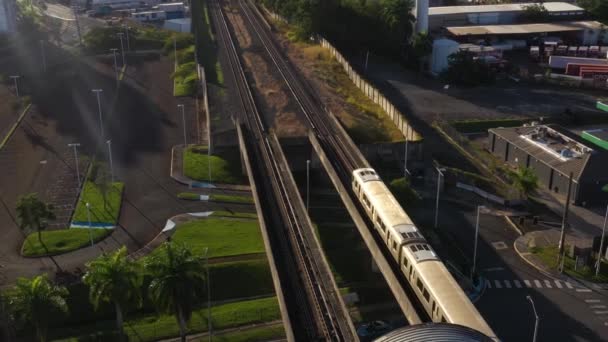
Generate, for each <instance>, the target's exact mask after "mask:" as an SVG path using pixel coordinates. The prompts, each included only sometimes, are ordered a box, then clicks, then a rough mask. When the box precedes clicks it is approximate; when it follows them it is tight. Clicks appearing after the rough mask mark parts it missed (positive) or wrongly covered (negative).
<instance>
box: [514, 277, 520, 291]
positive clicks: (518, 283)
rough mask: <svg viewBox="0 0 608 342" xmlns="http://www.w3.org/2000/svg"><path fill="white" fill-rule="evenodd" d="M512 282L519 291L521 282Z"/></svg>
mask: <svg viewBox="0 0 608 342" xmlns="http://www.w3.org/2000/svg"><path fill="white" fill-rule="evenodd" d="M513 282H514V283H515V287H517V288H518V289H521V282H520V281H519V280H517V279H515V280H513Z"/></svg>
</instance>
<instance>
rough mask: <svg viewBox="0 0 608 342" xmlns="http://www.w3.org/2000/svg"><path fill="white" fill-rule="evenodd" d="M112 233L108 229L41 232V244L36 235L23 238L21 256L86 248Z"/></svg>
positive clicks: (50, 253)
mask: <svg viewBox="0 0 608 342" xmlns="http://www.w3.org/2000/svg"><path fill="white" fill-rule="evenodd" d="M111 233H112V231H111V230H108V229H86V230H85V229H60V230H49V231H44V232H41V239H42V243H41V242H40V240H39V239H38V236H37V233H32V234H30V235H28V236H27V237H26V238H25V241H24V242H23V246H22V247H21V254H22V255H23V256H26V257H41V256H50V255H58V254H63V253H67V252H71V251H74V250H77V249H80V248H83V247H87V246H88V245H89V244H90V243H91V238H92V239H93V242H94V243H95V242H99V241H101V240H103V239H104V238H105V237H107V236H108V235H110V234H111Z"/></svg>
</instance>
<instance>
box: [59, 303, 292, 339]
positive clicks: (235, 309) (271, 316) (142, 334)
mask: <svg viewBox="0 0 608 342" xmlns="http://www.w3.org/2000/svg"><path fill="white" fill-rule="evenodd" d="M211 317H212V326H213V329H215V330H222V329H227V328H232V327H238V326H242V325H249V324H254V323H261V322H268V321H274V320H279V319H281V313H280V311H279V304H278V302H277V300H276V297H268V298H261V299H253V300H246V301H239V302H233V303H228V304H222V305H214V306H212V307H211ZM207 326H208V325H207V310H206V308H202V309H197V310H195V311H194V313H193V315H192V319H191V320H190V324H189V325H188V333H190V334H192V333H198V332H204V331H207ZM113 328H114V322H113V321H102V322H98V323H96V324H94V325H89V326H83V327H79V328H78V330H77V331H74V330H70V329H68V330H59V329H57V330H55V331H52V332H51V334H50V336H51V337H55V340H56V341H84V340H89V339H90V338H91V337H90V336H91V335H92V334H96V333H97V334H99V333H101V332H106V333H107V332H108V331H111V330H112V329H113ZM70 332H72V334H70ZM125 332H126V333H127V334H128V335H129V341H139V342H147V341H156V340H158V339H162V338H168V337H173V336H178V335H179V329H178V326H177V322H176V320H175V317H174V316H171V315H166V314H161V315H156V314H146V315H141V316H139V317H136V318H127V319H126V321H125ZM257 334H263V333H262V332H258V333H257ZM267 334H270V333H269V332H267ZM66 335H67V336H70V335H71V336H78V337H71V338H69V337H67V336H66ZM245 336H246V335H245ZM251 336H254V337H255V336H260V335H256V334H253V335H251ZM237 337H238V335H237ZM87 338H89V339H87ZM231 341H232V340H231Z"/></svg>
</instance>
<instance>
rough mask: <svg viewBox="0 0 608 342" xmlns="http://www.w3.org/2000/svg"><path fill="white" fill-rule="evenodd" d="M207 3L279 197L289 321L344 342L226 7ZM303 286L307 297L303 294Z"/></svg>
mask: <svg viewBox="0 0 608 342" xmlns="http://www.w3.org/2000/svg"><path fill="white" fill-rule="evenodd" d="M209 4H210V9H211V13H212V16H213V19H214V21H215V23H216V27H217V28H218V34H219V36H220V40H221V42H222V43H223V44H224V46H225V48H226V51H227V55H228V60H229V64H230V65H229V67H230V69H231V71H232V73H233V75H234V77H235V81H236V86H237V94H238V97H239V102H240V104H241V105H242V108H243V110H244V113H245V116H244V119H245V121H246V123H247V126H248V128H249V131H250V132H251V134H252V137H251V138H252V139H253V141H254V142H255V144H253V145H255V146H254V148H255V152H256V155H257V156H258V158H259V159H260V160H262V161H263V164H264V165H265V169H264V170H263V171H262V172H263V175H264V176H266V177H269V178H270V184H271V185H272V191H271V192H272V193H273V194H274V196H275V201H274V203H276V204H277V205H278V206H279V210H280V211H281V213H282V217H283V224H284V226H285V229H276V230H275V232H274V234H276V235H278V236H277V237H276V238H275V241H277V242H278V244H279V246H278V247H279V248H280V251H281V255H280V256H281V258H280V260H282V261H283V263H284V264H285V265H286V267H285V272H286V273H287V275H286V276H287V278H288V279H287V280H285V281H286V282H288V283H289V285H290V286H291V292H290V294H291V295H292V296H293V297H294V298H293V299H294V300H295V305H296V306H297V309H294V310H293V312H291V313H290V316H291V317H297V319H298V321H299V323H300V324H301V327H302V328H303V331H304V333H305V334H306V335H307V336H306V337H304V336H298V337H300V338H303V339H305V340H326V341H346V340H348V337H347V336H349V334H348V333H347V332H345V331H343V330H344V329H343V328H342V327H341V325H340V323H339V322H338V321H337V319H336V316H337V315H336V313H335V312H336V310H337V308H335V307H334V304H333V303H332V302H331V301H330V300H329V299H328V298H327V295H326V288H325V287H324V286H325V284H323V282H322V281H321V280H320V275H319V270H318V266H317V264H316V262H315V260H313V259H314V258H313V257H312V255H311V253H310V251H309V248H308V246H307V243H306V238H305V236H304V233H303V227H302V223H303V222H306V220H305V218H303V217H301V216H300V215H301V214H300V213H299V212H298V210H297V209H296V207H295V205H294V203H293V202H292V198H293V197H292V196H294V195H296V196H299V195H298V194H293V193H291V192H290V191H289V188H288V186H287V185H286V180H285V179H284V177H283V175H282V168H281V166H282V165H280V161H279V160H280V158H279V157H278V154H279V153H281V152H280V151H278V150H277V148H280V147H276V145H275V144H274V143H273V142H272V140H271V139H270V138H269V136H268V134H267V131H266V128H265V126H264V123H263V121H262V118H261V115H260V113H259V112H258V109H257V106H256V103H255V100H254V98H253V95H252V92H251V89H250V88H249V83H248V81H247V78H246V75H245V72H244V70H243V67H242V64H241V61H240V59H239V56H238V52H237V50H236V46H235V44H234V40H233V38H232V35H231V33H230V29H229V28H228V25H227V22H226V18H225V15H224V13H223V11H222V8H221V6H220V5H219V3H218V2H217V0H212V1H210V2H209ZM276 228H280V227H276ZM284 233H286V234H288V241H287V240H286V239H285V238H284V237H283V236H282V235H281V234H284ZM294 265H295V267H294ZM302 287H304V290H305V291H304V292H302V291H300V290H299V289H300V288H302Z"/></svg>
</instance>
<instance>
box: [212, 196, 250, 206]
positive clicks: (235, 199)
mask: <svg viewBox="0 0 608 342" xmlns="http://www.w3.org/2000/svg"><path fill="white" fill-rule="evenodd" d="M209 199H210V200H212V201H214V202H226V203H245V204H253V197H249V196H238V195H217V194H213V195H210V196H209Z"/></svg>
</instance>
